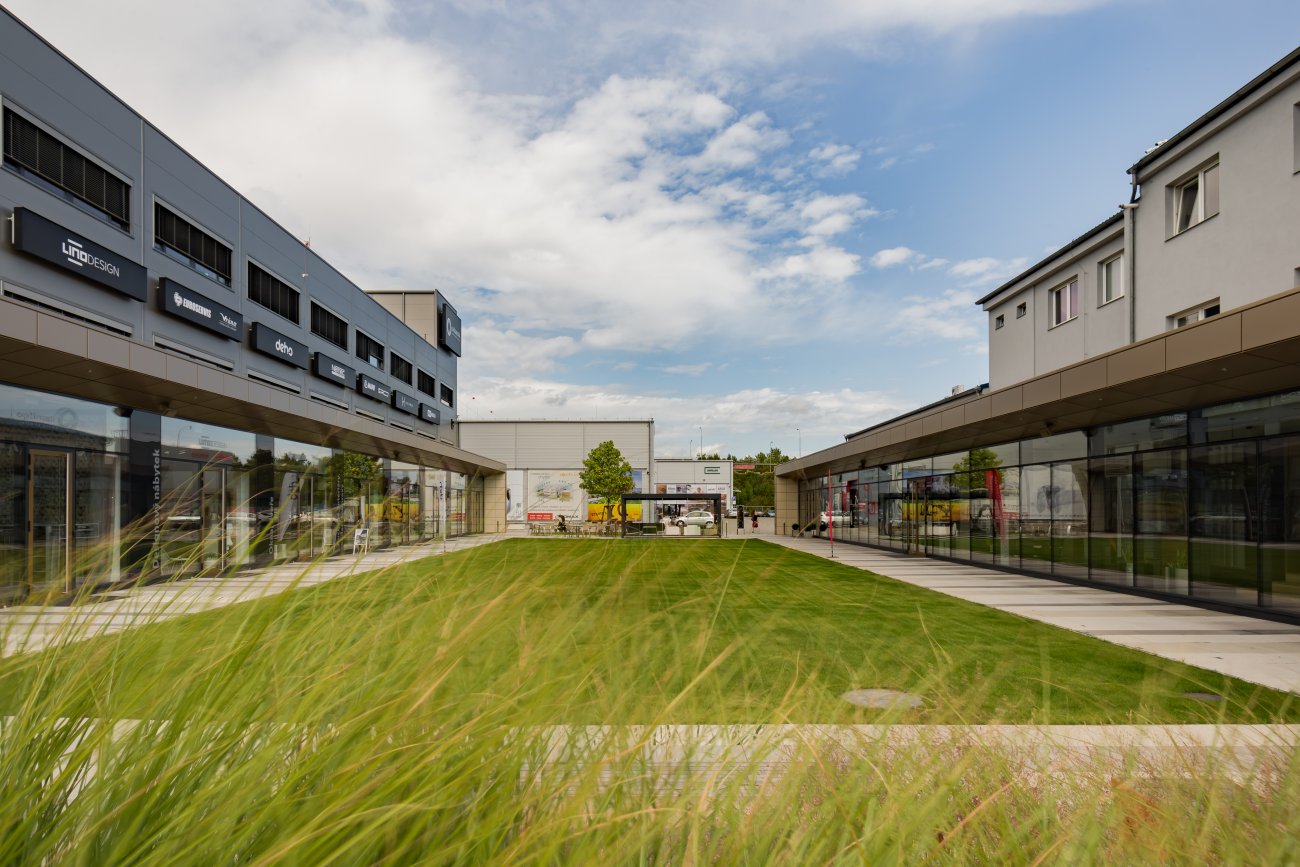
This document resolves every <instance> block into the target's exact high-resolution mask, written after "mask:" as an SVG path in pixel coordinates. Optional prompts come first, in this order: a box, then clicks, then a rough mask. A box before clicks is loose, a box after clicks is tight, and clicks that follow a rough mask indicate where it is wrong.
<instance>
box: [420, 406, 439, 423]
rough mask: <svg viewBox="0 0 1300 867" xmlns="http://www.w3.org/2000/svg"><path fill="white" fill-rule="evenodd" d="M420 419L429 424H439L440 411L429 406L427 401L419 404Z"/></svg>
mask: <svg viewBox="0 0 1300 867" xmlns="http://www.w3.org/2000/svg"><path fill="white" fill-rule="evenodd" d="M420 420H421V421H424V422H428V423H429V424H441V423H442V413H441V412H439V411H438V409H437V408H436V407H432V406H429V405H428V404H427V403H422V404H420Z"/></svg>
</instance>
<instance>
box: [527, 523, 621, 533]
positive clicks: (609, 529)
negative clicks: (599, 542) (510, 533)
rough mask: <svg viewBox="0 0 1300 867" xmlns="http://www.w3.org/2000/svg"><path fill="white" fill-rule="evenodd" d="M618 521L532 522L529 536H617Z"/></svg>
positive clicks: (529, 527)
mask: <svg viewBox="0 0 1300 867" xmlns="http://www.w3.org/2000/svg"><path fill="white" fill-rule="evenodd" d="M618 534H619V523H618V521H566V522H565V523H564V524H563V526H561V524H560V522H559V521H533V522H532V523H530V524H529V525H528V535H530V536H574V537H578V536H617V535H618Z"/></svg>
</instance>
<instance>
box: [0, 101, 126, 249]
mask: <svg viewBox="0 0 1300 867" xmlns="http://www.w3.org/2000/svg"><path fill="white" fill-rule="evenodd" d="M4 161H5V165H7V166H10V167H11V168H13V169H15V170H16V171H17V172H18V173H19V174H20V175H24V176H25V177H28V178H29V179H32V180H35V181H38V182H40V185H41V186H44V187H48V188H49V189H50V191H51V192H54V193H57V194H59V195H61V196H63V198H65V199H68V200H69V201H72V202H73V203H75V204H80V205H83V206H86V209H87V210H89V212H90V213H92V214H94V215H95V216H97V217H99V218H101V219H105V220H107V221H109V222H111V223H113V224H115V225H117V226H119V227H120V228H123V229H126V230H128V231H129V230H130V228H131V211H130V207H131V205H130V202H131V185H130V184H128V183H127V182H126V181H124V180H122V179H121V178H119V177H118V176H117V175H115V174H113V173H111V172H109V171H108V170H107V169H105V168H104V167H103V166H101V165H99V163H96V162H95V161H94V160H91V159H90V158H89V157H86V156H83V155H82V154H81V153H79V152H78V151H76V150H75V149H73V148H72V147H71V146H69V145H66V144H64V143H63V142H62V141H60V140H59V139H57V138H55V137H54V136H53V135H51V134H50V133H48V132H46V131H45V130H43V129H41V128H40V127H38V126H37V125H36V124H34V123H32V122H31V121H30V120H28V119H27V118H25V117H23V116H22V115H20V114H17V113H16V112H14V111H12V110H11V109H8V108H6V109H5V110H4Z"/></svg>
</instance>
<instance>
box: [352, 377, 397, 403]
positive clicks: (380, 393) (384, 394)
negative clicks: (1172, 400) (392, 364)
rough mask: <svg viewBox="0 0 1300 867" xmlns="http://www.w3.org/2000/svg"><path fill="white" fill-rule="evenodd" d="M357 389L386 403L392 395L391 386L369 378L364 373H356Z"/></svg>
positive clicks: (371, 397) (373, 398)
mask: <svg viewBox="0 0 1300 867" xmlns="http://www.w3.org/2000/svg"><path fill="white" fill-rule="evenodd" d="M357 391H359V392H361V393H362V394H364V395H365V396H366V397H368V398H370V399H371V400H377V401H379V402H380V403H388V402H389V401H390V400H391V399H392V397H393V390H392V388H390V387H389V386H387V385H384V384H383V383H382V382H379V381H378V380H374V379H371V378H370V377H368V376H366V375H365V374H364V373H358V374H357Z"/></svg>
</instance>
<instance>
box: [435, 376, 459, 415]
mask: <svg viewBox="0 0 1300 867" xmlns="http://www.w3.org/2000/svg"><path fill="white" fill-rule="evenodd" d="M438 402H439V403H441V404H442V405H443V406H445V407H447V408H448V409H454V408H455V406H456V390H455V389H453V388H452V387H451V386H449V385H447V383H445V382H442V383H439V384H438Z"/></svg>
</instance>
